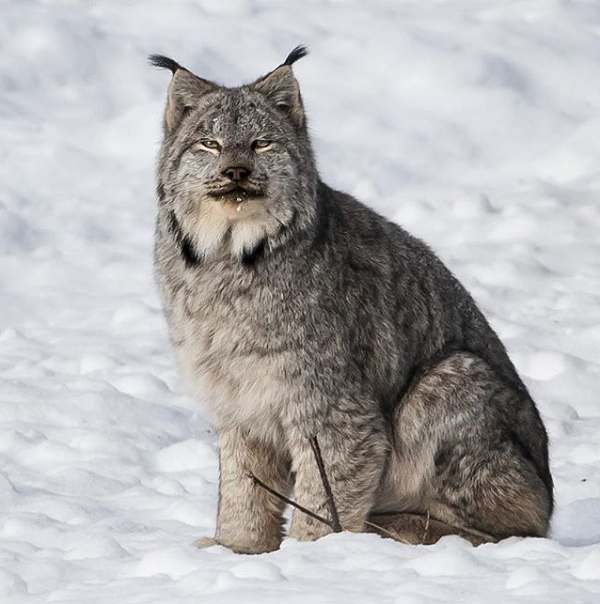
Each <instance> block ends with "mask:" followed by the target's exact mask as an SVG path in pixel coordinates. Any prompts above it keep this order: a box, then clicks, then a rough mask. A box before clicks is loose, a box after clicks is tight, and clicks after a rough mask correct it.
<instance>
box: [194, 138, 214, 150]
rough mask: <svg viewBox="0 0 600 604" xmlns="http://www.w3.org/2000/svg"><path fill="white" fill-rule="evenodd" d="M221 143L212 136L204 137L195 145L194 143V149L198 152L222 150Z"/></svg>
mask: <svg viewBox="0 0 600 604" xmlns="http://www.w3.org/2000/svg"><path fill="white" fill-rule="evenodd" d="M220 150H221V145H220V144H219V143H218V142H217V141H216V140H213V139H212V138H203V139H202V140H200V141H198V142H197V143H195V144H194V145H192V151H193V152H194V153H198V152H199V151H220Z"/></svg>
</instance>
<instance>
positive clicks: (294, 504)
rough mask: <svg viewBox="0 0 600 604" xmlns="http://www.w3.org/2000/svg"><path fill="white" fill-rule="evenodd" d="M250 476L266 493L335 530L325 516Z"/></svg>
mask: <svg viewBox="0 0 600 604" xmlns="http://www.w3.org/2000/svg"><path fill="white" fill-rule="evenodd" d="M249 476H250V478H252V480H253V481H254V484H257V485H258V486H259V487H262V488H263V489H264V490H265V491H267V492H269V493H271V495H275V497H277V498H278V499H281V501H285V502H286V503H288V504H289V505H291V506H292V507H293V508H296V509H297V510H300V511H301V512H303V513H304V514H306V515H307V516H310V517H311V518H314V519H315V520H318V521H319V522H322V523H323V524H326V525H327V526H328V527H329V528H331V529H333V526H332V523H331V522H329V520H327V519H326V518H323V516H319V514H315V512H313V511H311V510H309V509H308V508H305V507H304V506H302V505H300V504H299V503H296V502H295V501H294V500H293V499H290V498H289V497H286V496H285V495H282V494H281V493H279V492H278V491H276V490H275V489H273V488H271V487H270V486H269V485H268V484H266V483H264V482H263V481H262V480H261V479H260V478H257V477H256V476H254V474H252V473H251V474H249Z"/></svg>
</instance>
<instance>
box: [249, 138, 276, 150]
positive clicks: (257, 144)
mask: <svg viewBox="0 0 600 604" xmlns="http://www.w3.org/2000/svg"><path fill="white" fill-rule="evenodd" d="M272 144H273V142H272V141H270V140H267V139H266V138H259V139H257V140H255V141H254V142H253V143H252V148H253V149H254V150H255V151H265V150H266V149H268V148H269V147H270V146H271V145H272Z"/></svg>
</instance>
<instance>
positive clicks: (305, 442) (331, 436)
mask: <svg viewBox="0 0 600 604" xmlns="http://www.w3.org/2000/svg"><path fill="white" fill-rule="evenodd" d="M318 440H319V445H320V449H321V452H322V456H323V463H324V466H325V471H326V473H327V477H328V478H329V482H330V485H331V490H332V493H333V498H334V501H335V506H336V508H337V512H338V515H339V519H340V524H341V527H342V530H345V531H354V532H361V531H363V530H364V529H365V521H366V520H367V517H368V515H369V512H370V511H371V509H372V507H373V502H374V499H375V493H376V490H377V488H378V486H379V484H380V481H381V476H382V473H383V471H384V468H385V464H386V459H387V456H388V452H389V445H388V440H387V437H386V435H385V434H384V431H383V430H382V429H380V426H379V425H378V422H373V423H371V424H370V425H366V424H365V425H363V426H348V425H342V426H338V427H335V428H334V429H331V428H329V429H323V430H322V431H320V432H319V434H318ZM291 453H292V469H293V470H294V472H295V473H296V482H295V486H294V499H295V501H296V502H297V503H299V504H300V505H303V506H304V507H306V508H308V509H310V510H312V511H313V512H316V513H317V514H318V515H319V516H322V517H324V518H328V519H330V520H331V514H330V509H329V505H328V499H327V495H326V493H325V488H324V486H323V481H322V479H321V474H320V473H319V468H318V465H317V461H316V459H315V455H314V452H313V449H312V448H311V444H310V441H309V439H307V438H305V437H302V436H300V435H297V436H295V437H294V438H293V439H292V447H291ZM331 531H332V529H331V528H330V527H328V526H326V525H325V524H323V523H322V522H319V521H318V520H316V519H313V518H311V517H310V516H308V515H306V514H304V513H303V512H301V511H298V510H295V511H294V514H293V518H292V525H291V528H290V536H291V537H294V538H295V539H298V540H301V541H312V540H314V539H318V538H319V537H322V536H323V535H326V534H328V533H330V532H331Z"/></svg>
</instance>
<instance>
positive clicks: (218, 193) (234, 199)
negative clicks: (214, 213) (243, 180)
mask: <svg viewBox="0 0 600 604" xmlns="http://www.w3.org/2000/svg"><path fill="white" fill-rule="evenodd" d="M208 195H209V196H210V197H212V198H213V199H215V200H216V201H223V202H229V203H243V202H244V201H250V200H251V199H256V198H258V197H264V192H263V191H261V190H260V189H255V188H253V187H241V186H240V185H231V186H229V187H223V188H221V189H217V190H214V191H210V192H209V193H208Z"/></svg>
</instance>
